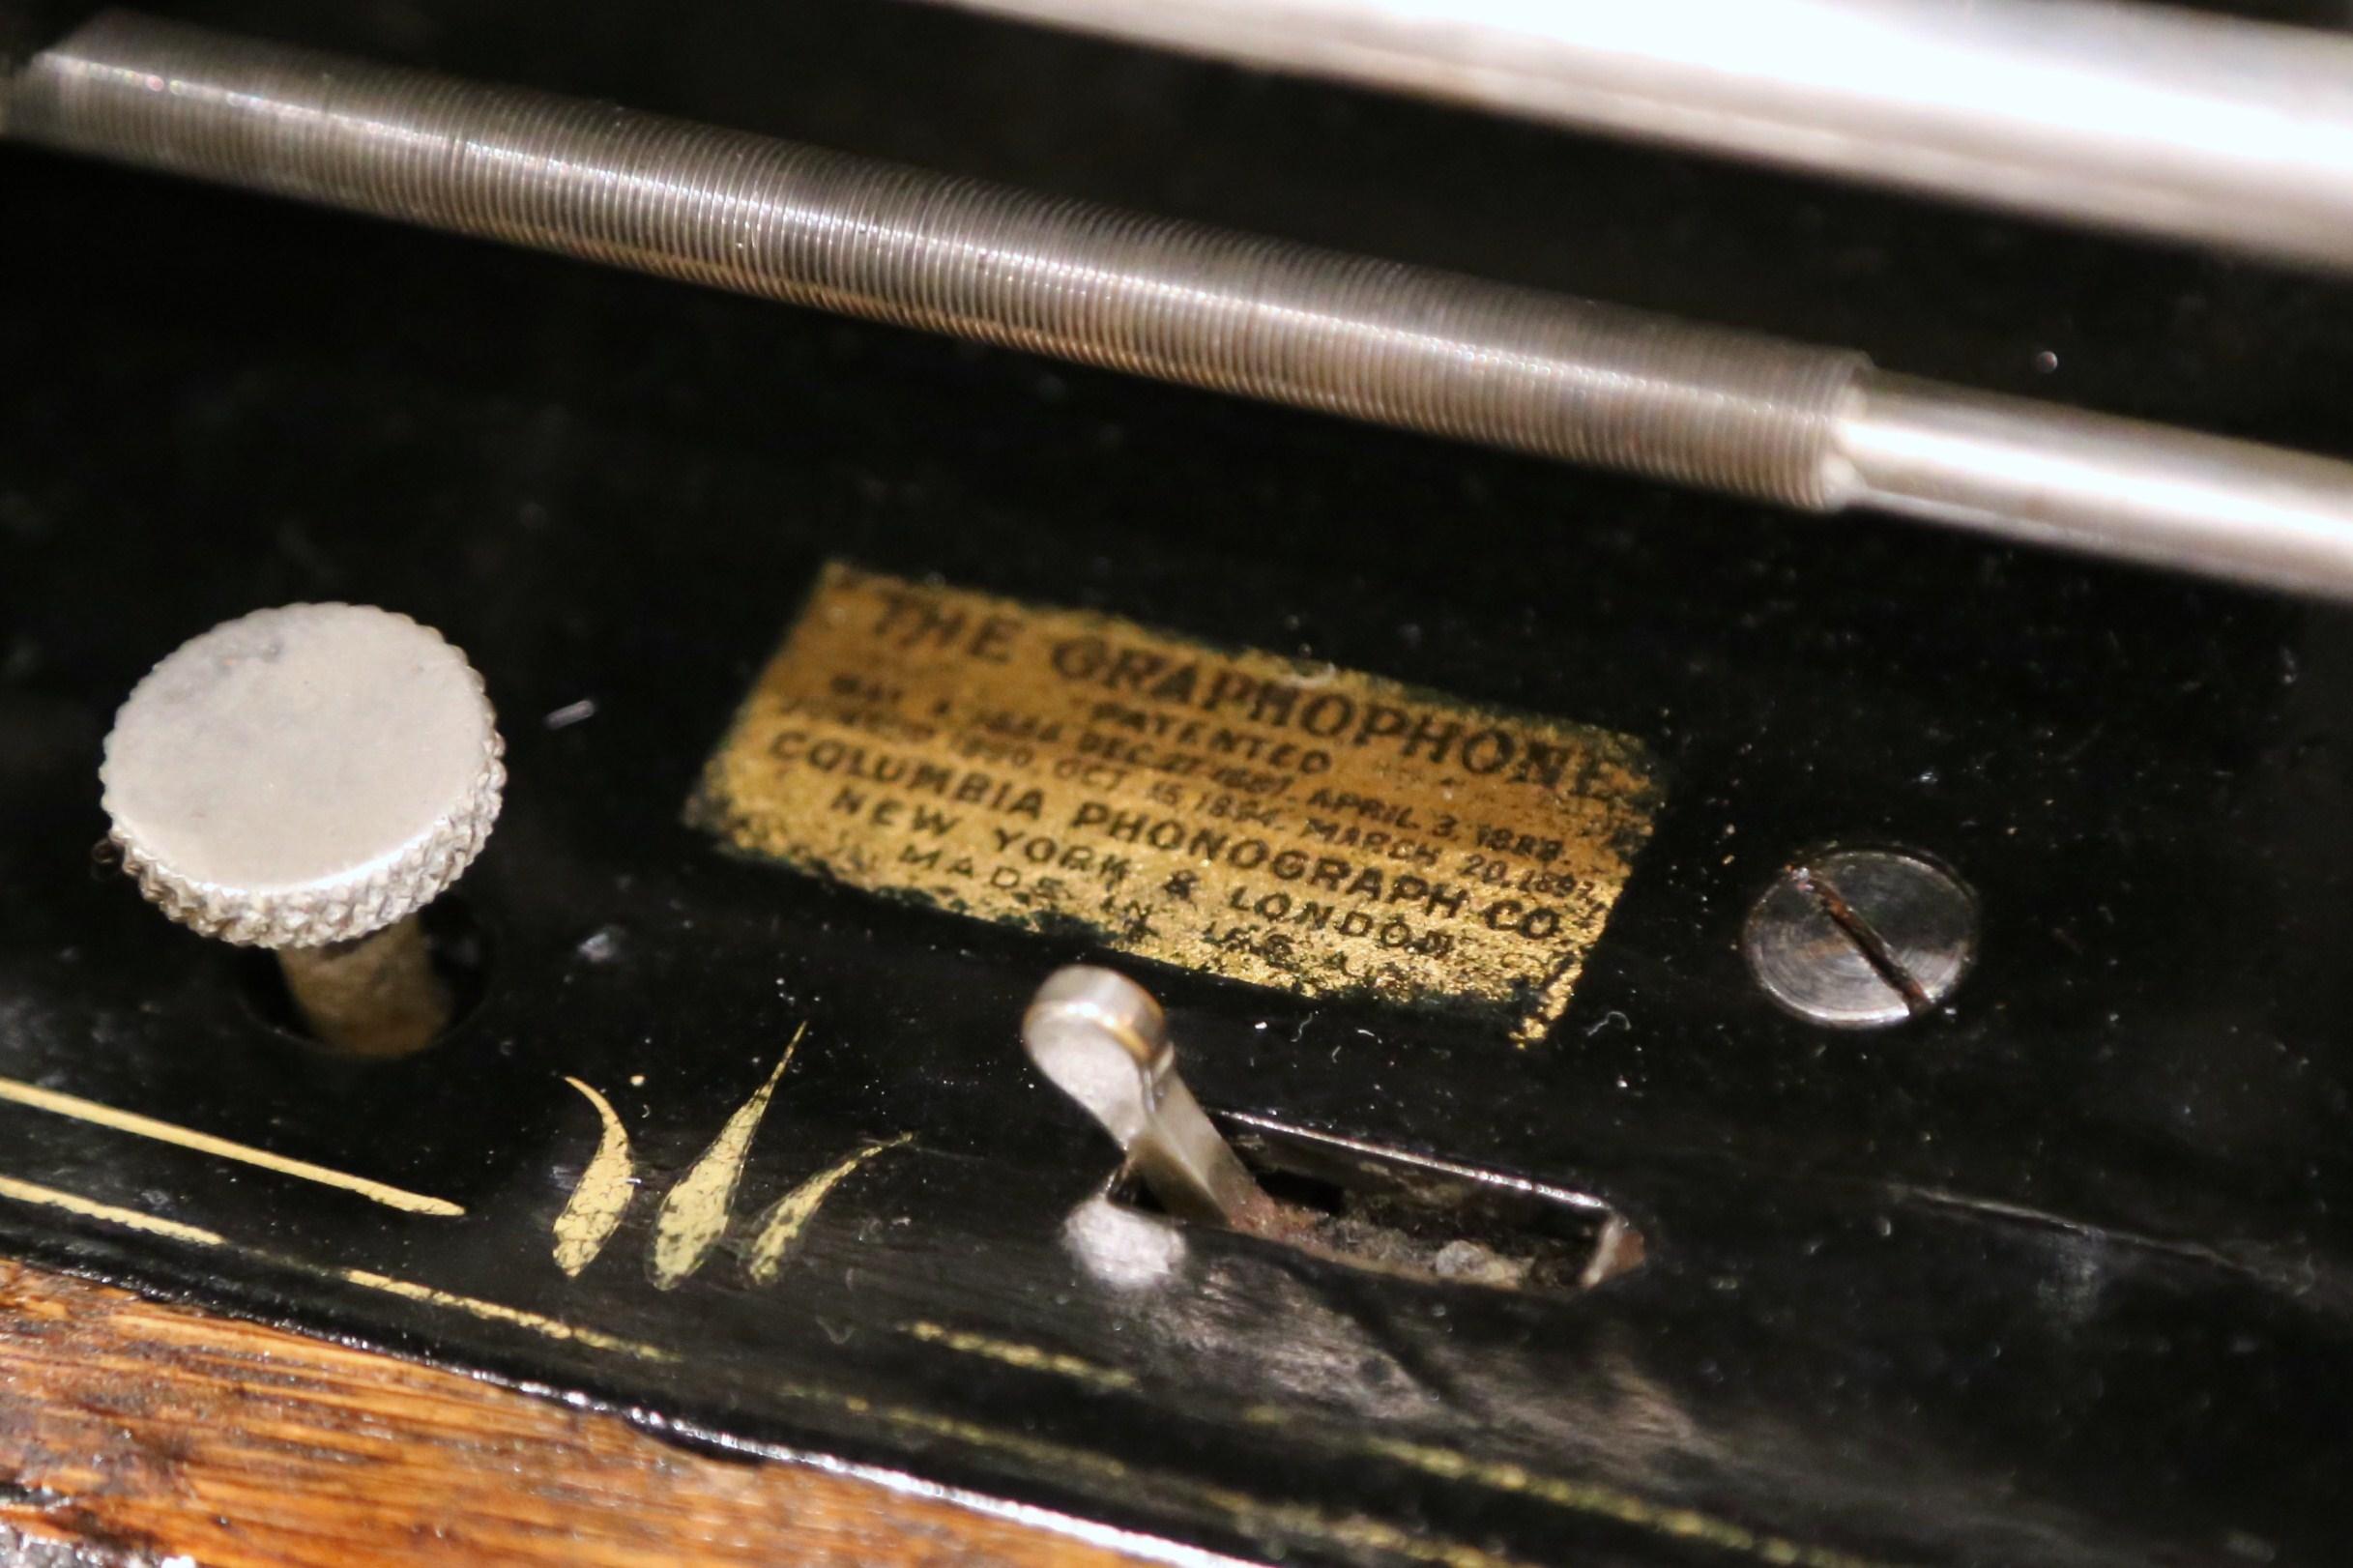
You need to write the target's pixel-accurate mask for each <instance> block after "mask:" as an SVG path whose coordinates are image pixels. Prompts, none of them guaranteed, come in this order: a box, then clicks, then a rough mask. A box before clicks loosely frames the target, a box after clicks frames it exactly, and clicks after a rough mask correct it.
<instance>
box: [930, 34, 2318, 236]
mask: <svg viewBox="0 0 2353 1568" xmlns="http://www.w3.org/2000/svg"><path fill="white" fill-rule="evenodd" d="M951 3H953V4H956V5H960V6H963V7H965V8H966V9H969V10H974V11H983V12H988V13H991V14H994V15H1003V16H1012V17H1018V18H1021V19H1024V20H1029V21H1036V22H1044V23H1049V24H1052V25H1056V26H1060V27H1068V28H1075V29H1078V30H1081V31H1085V32H1091V33H1098V34H1103V35H1106V36H1109V37H1114V38H1118V39H1123V40H1126V41H1128V42H1131V43H1138V44H1156V45H1160V46H1163V47H1168V48H1175V49H1181V50H1184V51H1187V52H1190V53H1195V54H1202V55H1208V56H1212V57H1215V58H1220V59H1226V60H1232V61H1237V62H1240V63H1242V64H1246V65H1253V66H1261V67H1267V68H1271V69H1274V70H1279V71H1291V72H1298V73H1306V74H1310V75H1317V76H1325V77H1332V78H1336V79H1339V80H1344V81H1351V82H1356V83H1359V84H1362V85H1366V86H1371V87H1380V88H1385V89H1389V90H1391V91H1397V92H1406V93H1412V94H1416V95H1420V96H1423V97H1429V98H1436V99H1442V100H1446V101H1448V102H1458V103H1467V104H1471V105H1474V106H1477V107H1480V108H1485V109H1490V110H1496V111H1499V112H1502V113H1505V114H1511V115H1517V116H1520V117H1522V118H1525V119H1532V120H1541V121H1550V122H1552V123H1554V124H1559V125H1566V126H1574V127H1577V128H1580V129H1583V130H1589V131H1603V132H1607V133H1611V134H1616V135H1624V136H1630V137H1635V138H1638V139H1641V140H1646V141H1660V142H1666V143H1670V144H1672V145H1675V146H1681V147H1688V148H1693V149H1697V150H1699V151H1702V152H1710V153H1717V154H1722V155H1724V156H1727V157H1731V158H1739V159H1745V160H1759V161H1763V162H1768V163H1777V164H1781V165H1783V166H1786V167H1789V168H1797V169H1803V170H1806V171H1809V172H1811V173H1815V174H1824V175H1829V176H1832V177H1834V178H1839V179H1851V180H1860V181H1866V182H1870V183H1874V184H1880V185H1889V186H1896V187H1901V188H1904V189H1913V190H1921V191H1926V192H1929V193H1932V194H1934V195H1940V196H1945V197H1949V198H1951V199H1953V200H1956V201H1961V202H1966V203H1971V204H1982V205H1989V206H1994V207H2003V208H2009V209H2012V210H2015V211H2019V212H2024V213H2031V214H2033V215H2035V216H2037V217H2040V218H2050V219H2053V220H2055V221H2058V222H2061V223H2070V224H2080V223H2092V224H2098V225H2103V226H2108V227H2114V228H2121V229H2127V230H2132V231H2135V232H2139V233H2144V234H2152V235H2161V236H2165V237H2169V238H2175V239H2184V240H2193V241H2196V242H2199V243H2201V244H2208V245H2216V246H2222V247H2227V248H2231V249H2239V250H2251V251H2255V252H2258V253H2263V254H2269V255H2273V256H2278V257H2282V258H2285V259H2289V260H2294V261H2301V262H2306V263H2314V264H2318V265H2321V266H2325V267H2331V268H2338V269H2342V268H2346V267H2353V38H2346V37H2344V36H2342V35H2339V34H2334V33H2324V32H2320V31H2317V30H2313V29H2308V28H2297V27H2282V26H2277V25H2272V24H2267V23H2260V22H2249V21H2240V20H2236V19H2231V18H2225V17H2220V16H2212V15H2198V14H2196V13H2193V12H2189V11H2181V10H2175V9H2172V8H2170V7H2165V6H2160V5H2149V4H2143V3H2140V0H2126V3H2119V0H1966V3H1961V0H951Z"/></svg>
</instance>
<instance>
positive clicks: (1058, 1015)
mask: <svg viewBox="0 0 2353 1568" xmlns="http://www.w3.org/2000/svg"><path fill="white" fill-rule="evenodd" d="M1021 1039H1022V1044H1023V1046H1024V1047H1026V1048H1027V1049H1028V1051H1029V1053H1030V1060H1031V1061H1033V1062H1035V1063H1037V1069H1038V1071H1040V1072H1042V1073H1044V1074H1045V1075H1046V1076H1047V1077H1048V1078H1050V1079H1052V1080H1053V1081H1054V1084H1055V1086H1056V1087H1057V1088H1059V1089H1061V1090H1062V1091H1063V1092H1064V1093H1066V1094H1068V1095H1069V1096H1070V1097H1071V1098H1072V1099H1074V1100H1076V1101H1078V1102H1079V1104H1080V1105H1082V1106H1084V1107H1085V1108H1086V1109H1087V1112H1088V1114H1089V1115H1090V1116H1092V1117H1093V1118H1095V1119H1096V1120H1097V1121H1100V1122H1101V1123H1102V1124H1103V1127H1104V1130H1106V1131H1107V1132H1109V1133H1110V1134H1111V1135H1112V1137H1113V1138H1115V1139H1117V1140H1118V1144H1119V1147H1121V1148H1122V1149H1124V1150H1125V1151H1126V1153H1127V1158H1128V1163H1129V1164H1130V1165H1131V1166H1133V1167H1134V1169H1135V1171H1136V1174H1137V1175H1138V1176H1142V1177H1143V1178H1144V1182H1145V1185H1147V1186H1148V1187H1149V1188H1151V1191H1152V1196H1153V1197H1155V1198H1157V1199H1159V1200H1160V1202H1161V1204H1162V1205H1163V1206H1164V1207H1166V1208H1167V1209H1168V1210H1169V1212H1170V1213H1172V1214H1175V1215H1176V1216H1177V1217H1179V1218H1180V1219H1191V1220H1205V1221H1207V1222H1209V1223H1211V1224H1216V1225H1223V1226H1227V1227H1229V1228H1230V1229H1233V1230H1236V1231H1250V1232H1255V1233H1261V1234H1264V1233H1267V1232H1270V1231H1273V1230H1276V1229H1278V1228H1279V1227H1280V1223H1281V1221H1282V1218H1283V1216H1282V1211H1281V1208H1280V1206H1279V1205H1276V1203H1275V1202H1274V1200H1273V1199H1271V1198H1269V1197H1267V1196H1266V1194H1265V1192H1264V1189H1262V1188H1261V1187H1260V1186H1259V1184H1258V1182H1257V1180H1256V1179H1255V1178H1254V1177H1253V1176H1251V1175H1250V1172H1249V1170H1248V1168H1247V1167H1245V1166H1244V1165H1243V1164H1242V1162H1241V1159H1240V1157H1239V1156H1238V1155H1236V1154H1235V1152H1234V1150H1233V1149H1232V1148H1230V1147H1227V1144H1226V1141H1225V1139H1224V1138H1222V1137H1220V1136H1219V1135H1218V1131H1217V1129H1216V1128H1215V1127H1214V1126H1212V1125H1210V1123H1209V1118H1207V1117H1206V1115H1204V1114H1203V1112H1202V1109H1201V1103H1200V1102H1199V1101H1198V1100H1196V1099H1194V1098H1193V1091H1192V1090H1191V1089H1187V1088H1185V1083H1184V1080H1183V1079H1181V1078H1179V1077H1177V1076H1176V1047H1175V1045H1173V1044H1172V1043H1171V1042H1170V1040H1169V1029H1168V1019H1167V1018H1166V1017H1165V1016H1164V1015H1163V1014H1162V1013H1161V1011H1160V1003H1159V1002H1155V1001H1153V1000H1152V994H1151V993H1150V992H1148V991H1147V990H1145V989H1144V987H1142V986H1140V985H1138V984H1137V983H1136V982H1135V981H1133V980H1131V979H1129V978H1128V977H1127V976H1126V975H1124V974H1120V973H1117V972H1115V971H1112V970H1107V969H1095V968H1091V967H1089V966H1088V965H1084V964H1073V965H1071V966H1070V967H1069V968H1067V969H1060V970H1057V971H1055V972H1054V973H1052V974H1051V975H1048V976H1047V978H1046V983H1045V984H1044V985H1042V986H1040V987H1038V991H1037V995H1036V997H1035V998H1034V999H1032V1000H1031V1003H1030V1010H1029V1012H1028V1014H1027V1015H1025V1016H1024V1017H1023V1019H1022V1024H1021Z"/></svg>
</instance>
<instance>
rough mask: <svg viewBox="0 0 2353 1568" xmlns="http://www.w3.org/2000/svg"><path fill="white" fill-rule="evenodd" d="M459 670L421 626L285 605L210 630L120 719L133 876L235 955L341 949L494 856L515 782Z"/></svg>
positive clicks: (119, 754) (114, 768) (134, 696)
mask: <svg viewBox="0 0 2353 1568" xmlns="http://www.w3.org/2000/svg"><path fill="white" fill-rule="evenodd" d="M503 751H504V746H503V743H502V742H501V740H500V739H499V733H498V725H497V720H496V716H495V715H494V714H493V713H492V711H491V708H490V701H489V698H488V696H487V694H486V693H485V692H484V690H483V686H482V680H481V677H480V676H479V675H477V674H476V673H475V671H474V668H473V666H472V665H470V664H468V663H467V662H466V658H465V655H464V654H463V653H459V652H458V651H457V650H456V649H455V648H452V647H451V646H450V644H449V643H448V642H446V641H445V640H444V639H443V638H442V636H441V634H440V633H439V632H437V631H434V630H433V629H431V628H430V627H428V626H422V625H420V624H418V623H416V622H415V621H412V620H410V619H409V618H408V617H407V616H404V615H396V614H394V613H392V611H389V610H379V609H374V608H371V607H369V606H366V605H360V604H290V605H287V606H285V607H283V608H281V609H274V610H258V611H255V612H254V613H253V614H251V615H247V616H244V617H242V618H240V619H238V620H235V621H230V622H227V623H225V624H221V625H218V626H215V627H214V628H213V629H212V630H210V631H208V632H206V633H204V634H203V635H202V636H200V637H197V638H195V639H194V640H192V641H190V642H189V643H187V644H186V645H184V646H183V647H181V648H180V649H179V650H178V651H177V652H176V653H172V654H171V655H170V656H169V657H167V658H165V659H164V660H163V662H161V663H160V664H158V665H157V666H156V667H155V669H154V670H152V671H151V672H149V674H148V675H147V677H146V679H145V680H143V681H141V682H139V683H138V685H137V687H136V688H134V689H133V690H132V691H131V697H130V700H129V701H127V702H125V703H124V704H123V708H122V711H120V712H119V713H117V714H116V715H115V721H114V730H113V733H112V734H110V735H108V736H107V738H106V747H105V760H104V762H103V764H102V767H101V768H100V769H99V780H100V784H101V787H102V790H103V792H104V805H105V809H106V814H107V816H108V817H109V818H111V819H112V821H113V825H114V826H113V835H112V836H113V839H114V842H115V844H116V845H117V846H118V847H119V848H120V849H121V851H122V856H123V864H124V868H125V869H126V870H127V871H129V872H130V873H131V875H132V876H133V877H135V878H137V879H138V884H139V887H140V890H141V891H142V892H144V893H145V894H146V895H147V897H148V898H149V899H151V900H153V901H154V902H155V903H156V904H157V905H158V906H159V907H160V908H161V909H162V910H163V912H164V913H165V914H167V915H170V916H171V917H172V918H173V919H175V920H178V921H179V922H181V923H182V924H183V925H187V926H190V927H192V928H194V929H195V930H197V931H201V932H203V933H204V934H206V935H207V936H212V937H218V938H220V939H221V940H223V941H226V942H233V943H240V944H248V945H253V946H260V947H275V948H308V947H323V946H326V945H328V944H335V943H347V942H350V941H352V940H354V939H356V938H360V937H364V936H366V935H368V934H369V933H371V932H375V931H379V930H381V929H383V928H384V927H387V926H390V925H392V924H394V923H395V922H397V921H400V920H402V919H404V918H405V917H407V916H408V915H412V914H414V913H415V912H416V911H417V910H419V909H421V908H422V907H423V906H424V905H425V904H427V903H429V902H430V901H431V900H432V899H434V898H435V897H437V896H438V895H439V894H440V893H441V892H442V891H443V889H445V888H447V887H448V886H450V884H451V883H453V882H455V881H456V880H457V878H458V876H459V874H460V873H462V872H463V871H464V870H465V869H466V867H467V866H468V865H470V864H472V863H473V861H474V858H475V857H476V856H477V855H479V854H480V853H481V849H482V845H483V843H484V842H485V841H486V840H487V839H488V837H489V835H490V828H491V824H492V823H493V822H494V821H495V820H496V819H497V817H498V811H499V797H500V792H501V790H502V789H503V787H504V786H505V783H506V777H507V773H506V769H505V767H504V766H503V765H502V763H501V761H500V758H501V755H502V753H503Z"/></svg>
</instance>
